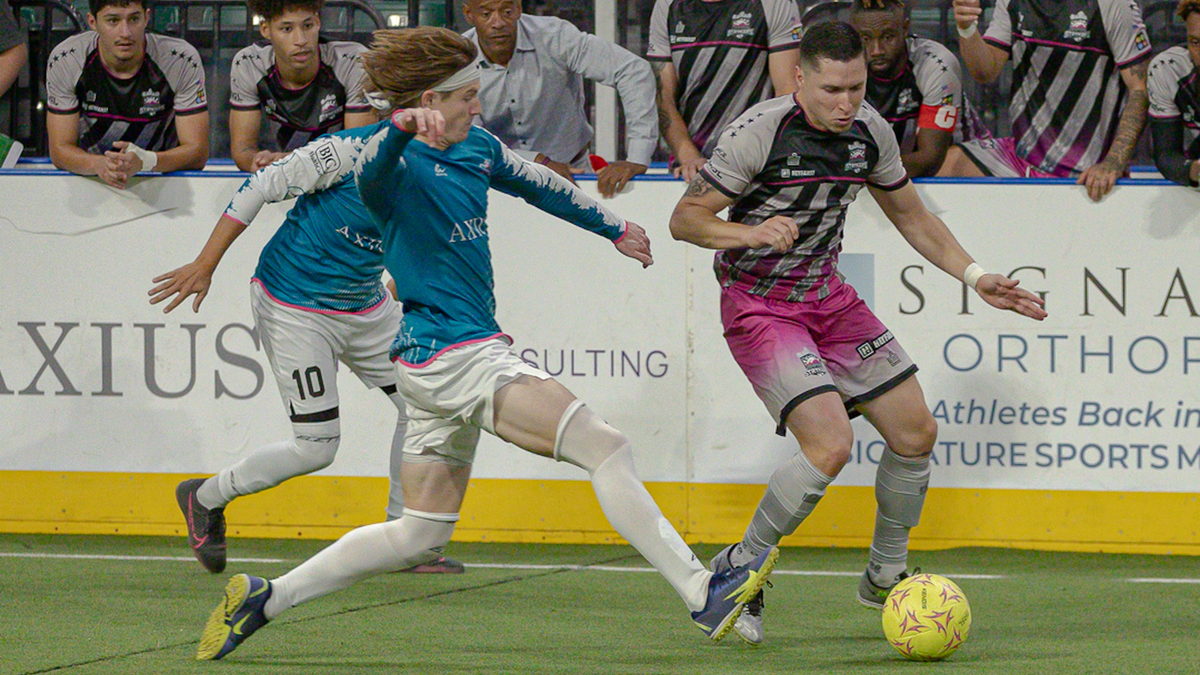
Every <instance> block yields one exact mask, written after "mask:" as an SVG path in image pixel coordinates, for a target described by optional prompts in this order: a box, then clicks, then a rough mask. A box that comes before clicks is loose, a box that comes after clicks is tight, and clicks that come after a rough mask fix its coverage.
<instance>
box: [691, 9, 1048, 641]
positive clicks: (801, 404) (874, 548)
mask: <svg viewBox="0 0 1200 675" xmlns="http://www.w3.org/2000/svg"><path fill="white" fill-rule="evenodd" d="M866 81H867V66H866V61H865V59H864V58H863V46H862V40H861V39H860V37H859V35H858V33H857V32H856V31H855V30H854V28H853V27H852V26H850V25H849V24H845V23H840V22H827V23H821V24H817V25H816V26H812V27H810V28H809V29H808V30H807V31H806V32H805V35H804V39H803V40H802V41H801V43H800V69H799V71H798V72H797V84H798V89H797V91H796V94H795V95H794V96H788V97H781V98H776V99H772V100H770V101H766V102H764V103H761V104H759V105H757V106H754V107H753V108H751V109H750V110H748V111H746V113H745V114H743V115H742V116H741V117H740V118H738V119H737V121H735V122H734V123H733V124H731V125H730V126H729V127H728V128H727V129H726V130H725V133H724V134H722V136H721V140H720V142H719V143H718V144H717V147H716V149H715V150H714V151H713V157H712V160H711V161H709V163H708V164H707V165H706V166H705V167H704V168H703V169H702V170H701V172H700V176H699V177H698V178H696V180H694V181H693V182H692V183H691V184H690V185H689V186H688V190H687V193H686V194H685V195H684V197H683V198H682V199H681V200H680V202H679V204H678V206H676V207H675V212H674V214H672V216H671V234H672V235H674V236H675V238H676V239H683V240H685V241H688V242H691V243H693V244H696V245H698V246H701V247H704V248H711V249H717V251H718V253H717V260H716V271H717V278H718V280H719V281H720V283H721V287H722V290H721V321H722V323H723V324H724V327H725V337H726V340H727V341H728V343H729V347H730V351H731V352H732V353H733V357H734V360H735V361H737V363H738V365H739V366H741V368H742V371H743V372H744V373H745V374H746V376H747V378H748V379H749V380H750V382H751V384H752V385H753V386H754V390H755V392H756V393H757V394H758V396H759V398H760V399H762V401H763V403H764V404H765V405H766V407H767V410H768V411H769V412H770V413H771V416H772V417H773V421H774V423H775V426H776V433H779V434H780V435H784V434H785V433H786V432H787V430H791V432H792V434H793V435H794V436H795V437H796V440H797V441H799V444H800V452H798V453H796V455H794V456H793V457H792V458H791V459H790V460H788V461H787V462H785V463H784V464H783V465H781V466H780V467H779V468H778V469H776V470H775V472H774V473H773V474H772V475H771V479H770V483H769V485H768V487H767V492H766V494H765V495H764V496H763V498H762V501H761V502H760V503H759V505H758V508H757V510H756V511H755V513H754V516H753V518H752V520H751V521H750V526H749V527H748V528H747V530H746V534H745V537H744V538H743V539H742V541H741V542H739V543H737V544H734V545H732V546H729V547H728V548H726V549H725V550H723V551H722V552H721V553H719V554H718V555H717V557H716V558H714V559H713V568H714V569H726V568H727V567H728V566H736V565H738V564H742V563H744V561H745V560H747V559H748V558H752V557H753V556H754V555H756V553H755V552H756V551H762V550H766V549H767V548H768V547H770V546H773V545H776V544H778V543H779V540H780V539H781V538H782V537H784V536H786V535H789V534H791V533H792V532H794V531H795V530H796V528H797V527H799V526H800V524H801V523H802V522H803V521H804V519H805V518H806V517H807V516H808V515H809V514H810V513H812V511H813V509H814V508H815V507H816V505H817V502H819V501H820V500H821V497H822V496H823V495H824V494H825V488H826V486H828V485H829V483H831V482H832V481H833V480H834V478H835V477H836V476H837V475H838V473H839V472H840V471H841V469H842V467H843V466H844V465H845V464H846V462H847V461H849V459H850V451H851V446H852V443H853V436H854V434H853V430H852V429H851V427H850V417H851V416H852V415H859V414H861V415H863V416H865V417H866V418H867V420H868V421H869V422H870V423H871V424H872V425H873V426H874V427H875V428H876V429H878V430H879V433H880V435H881V436H883V439H884V440H885V441H886V442H887V446H888V449H887V450H886V451H885V452H884V454H883V457H882V459H881V460H880V463H879V469H878V471H877V473H876V492H875V494H876V498H877V500H878V502H879V510H878V512H877V514H876V520H875V536H874V540H873V541H872V543H871V551H870V558H869V561H868V565H867V570H866V571H865V572H864V573H863V576H862V578H861V580H860V582H859V590H858V599H859V601H860V602H862V603H864V604H866V605H869V606H872V607H877V608H880V607H882V606H883V600H882V598H884V597H886V596H887V592H888V591H889V590H890V589H891V587H892V586H894V585H895V584H896V583H898V582H899V580H900V579H902V578H904V576H906V575H907V559H908V532H909V529H911V528H912V527H914V526H916V524H917V522H918V520H919V519H920V516H921V510H922V508H923V506H924V500H925V491H926V488H927V486H928V483H929V465H930V460H929V455H930V451H931V450H932V448H933V445H934V442H935V441H936V439H937V424H936V422H935V421H934V419H933V417H932V415H931V414H930V412H929V408H928V407H926V405H925V397H924V393H923V392H922V390H921V386H920V385H919V384H918V383H917V380H916V378H915V377H914V374H915V373H916V366H915V365H914V364H913V363H912V360H911V359H910V358H909V357H908V354H907V353H906V352H905V351H904V349H903V348H902V347H901V346H900V344H899V342H898V341H897V340H896V339H895V337H894V336H893V335H892V333H891V331H889V330H888V329H887V328H886V327H885V326H884V325H883V324H882V323H881V322H880V321H879V319H877V318H876V317H875V315H874V314H873V313H872V312H871V310H870V309H869V308H868V307H867V306H866V304H865V303H864V302H863V301H862V300H861V299H860V298H859V297H858V295H857V294H856V293H855V291H854V289H853V288H852V287H851V286H850V285H849V284H847V283H846V282H845V279H844V278H843V277H842V275H841V274H839V273H838V271H837V259H838V252H839V251H840V250H841V239H842V229H843V226H844V224H845V218H846V208H847V206H849V204H850V202H852V201H853V200H854V198H855V196H856V195H857V194H858V192H859V191H860V190H861V189H862V187H863V186H864V185H866V186H867V187H868V188H869V189H870V191H871V196H872V197H874V198H875V201H876V202H877V203H878V204H879V206H880V208H881V209H882V210H883V212H884V214H885V215H887V217H888V219H889V220H891V221H892V223H894V224H895V226H896V228H897V229H898V230H899V231H900V234H901V235H902V236H903V237H904V238H905V240H907V241H908V243H909V244H910V245H911V246H912V247H913V248H914V249H916V250H917V251H918V252H919V253H920V254H921V255H922V256H924V257H925V258H926V259H927V260H929V261H930V262H932V263H933V264H934V265H936V266H937V267H939V268H940V269H942V270H943V271H944V272H946V273H948V274H950V275H951V276H953V277H954V278H956V279H960V280H962V281H963V283H966V284H968V285H969V286H971V287H973V288H974V289H975V290H976V291H977V292H978V294H979V296H980V297H981V298H983V299H984V301H986V302H987V303H988V304H990V305H993V306H995V307H999V308H1001V309H1009V310H1012V311H1015V312H1018V313H1020V314H1023V315H1025V316H1028V317H1031V318H1034V319H1039V320H1040V319H1042V318H1044V317H1045V316H1046V313H1045V311H1044V310H1043V309H1042V306H1043V305H1044V303H1043V302H1042V301H1041V299H1039V298H1038V297H1037V296H1036V295H1033V294H1032V293H1029V292H1028V291H1025V290H1024V289H1020V288H1018V287H1017V282H1016V281H1013V280H1011V279H1008V278H1006V277H1004V276H1002V275H999V274H986V273H984V271H983V270H982V268H980V266H979V265H977V264H976V263H975V262H974V261H973V260H972V259H971V257H970V256H969V255H967V253H966V251H964V250H963V249H962V247H961V246H960V245H959V244H958V241H957V240H955V238H954V235H953V234H951V233H950V230H948V229H947V228H946V225H945V224H944V223H943V222H942V221H941V219H939V218H938V217H937V216H935V215H933V214H932V213H930V212H929V210H928V209H926V208H925V205H924V204H923V203H922V202H921V198H920V197H919V196H918V194H917V191H916V189H915V188H914V187H913V186H912V183H911V182H910V181H909V180H908V176H907V175H906V173H905V171H904V167H903V166H902V165H901V163H900V148H899V146H898V144H897V143H896V137H895V135H894V134H893V133H892V130H891V127H890V126H889V125H888V123H887V122H886V121H885V120H884V119H883V118H882V117H880V115H879V114H878V113H877V112H875V110H873V109H872V108H871V107H870V106H867V105H863V104H862V101H863V95H864V92H865V89H866ZM727 207H728V208H729V219H728V220H723V219H721V218H719V217H717V213H719V212H721V211H722V210H724V209H725V208H727ZM735 628H736V629H737V631H738V634H739V635H741V636H742V637H743V638H744V639H746V640H747V641H750V642H761V641H762V639H763V631H762V606H761V603H756V604H755V605H748V606H747V610H746V614H745V615H743V618H742V620H741V621H739V622H738V623H737V624H735Z"/></svg>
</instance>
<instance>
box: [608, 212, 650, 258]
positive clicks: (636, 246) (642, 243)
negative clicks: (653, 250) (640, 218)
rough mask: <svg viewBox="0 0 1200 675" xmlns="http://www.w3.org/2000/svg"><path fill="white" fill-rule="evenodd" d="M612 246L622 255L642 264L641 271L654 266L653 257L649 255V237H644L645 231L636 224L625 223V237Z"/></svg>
mask: <svg viewBox="0 0 1200 675" xmlns="http://www.w3.org/2000/svg"><path fill="white" fill-rule="evenodd" d="M613 245H614V246H616V247H617V250H618V251H620V252H621V254H622V255H625V256H628V257H630V258H633V259H634V260H636V261H638V262H640V263H642V269H646V268H647V267H649V266H651V265H653V264H654V256H652V255H651V254H650V237H648V236H646V230H644V229H642V226H641V225H638V224H637V223H631V222H629V221H625V236H623V237H621V239H620V241H617V242H614V243H613Z"/></svg>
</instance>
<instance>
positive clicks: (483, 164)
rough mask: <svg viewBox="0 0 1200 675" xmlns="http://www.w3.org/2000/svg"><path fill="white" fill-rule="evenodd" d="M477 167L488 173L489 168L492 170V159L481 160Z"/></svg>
mask: <svg viewBox="0 0 1200 675" xmlns="http://www.w3.org/2000/svg"><path fill="white" fill-rule="evenodd" d="M479 168H480V169H483V171H484V172H485V173H490V172H491V170H492V160H490V159H485V160H483V161H482V162H481V163H480V164H479Z"/></svg>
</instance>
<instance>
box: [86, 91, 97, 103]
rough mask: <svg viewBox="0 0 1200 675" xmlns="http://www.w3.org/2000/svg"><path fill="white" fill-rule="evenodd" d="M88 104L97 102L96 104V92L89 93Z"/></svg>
mask: <svg viewBox="0 0 1200 675" xmlns="http://www.w3.org/2000/svg"><path fill="white" fill-rule="evenodd" d="M87 102H88V103H95V102H96V92H94V91H89V92H88V93H87Z"/></svg>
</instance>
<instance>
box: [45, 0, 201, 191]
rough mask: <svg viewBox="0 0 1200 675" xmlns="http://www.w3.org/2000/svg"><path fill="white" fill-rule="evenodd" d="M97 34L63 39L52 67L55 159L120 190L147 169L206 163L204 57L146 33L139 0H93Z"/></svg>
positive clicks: (49, 119)
mask: <svg viewBox="0 0 1200 675" xmlns="http://www.w3.org/2000/svg"><path fill="white" fill-rule="evenodd" d="M89 9H90V10H91V11H90V12H89V13H88V16H87V20H88V26H90V27H91V29H92V30H91V31H88V32H86V33H80V34H78V35H73V36H71V37H69V38H67V39H66V40H63V41H62V43H60V44H59V45H58V46H57V47H55V48H54V51H53V52H51V54H50V63H49V65H48V66H47V69H46V110H47V112H48V113H49V114H48V115H46V133H47V136H48V137H49V139H50V159H51V160H53V161H54V165H55V166H56V167H58V168H59V169H62V170H64V171H70V172H72V173H77V174H80V175H83V176H98V177H99V178H100V179H101V180H103V181H104V182H105V183H108V184H109V185H112V186H113V187H117V188H124V187H125V186H126V185H128V183H129V179H130V178H132V177H133V176H135V175H137V174H138V173H141V172H148V171H161V172H166V171H179V170H183V169H203V168H204V164H205V163H206V162H208V101H207V98H206V97H205V93H204V67H203V65H202V64H201V63H200V54H199V53H197V52H196V49H195V48H194V47H192V46H191V45H189V44H188V43H187V42H184V41H183V40H180V39H178V38H173V37H166V36H162V35H153V34H148V33H146V25H147V23H148V14H147V12H146V7H145V4H144V3H143V2H142V0H91V1H90V3H89Z"/></svg>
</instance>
